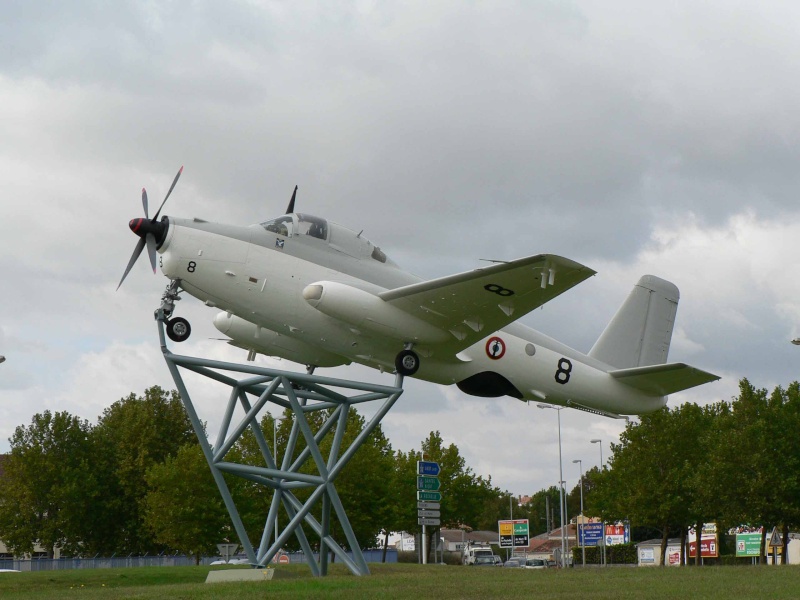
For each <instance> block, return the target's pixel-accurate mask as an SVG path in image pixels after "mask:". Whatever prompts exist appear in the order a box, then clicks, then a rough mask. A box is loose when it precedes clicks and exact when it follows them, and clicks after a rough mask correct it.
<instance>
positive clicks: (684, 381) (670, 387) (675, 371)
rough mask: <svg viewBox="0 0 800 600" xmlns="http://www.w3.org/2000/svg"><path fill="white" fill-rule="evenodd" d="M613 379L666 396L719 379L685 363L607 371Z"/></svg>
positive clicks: (655, 394) (649, 392)
mask: <svg viewBox="0 0 800 600" xmlns="http://www.w3.org/2000/svg"><path fill="white" fill-rule="evenodd" d="M608 374H609V375H611V376H612V377H613V378H614V379H617V380H619V382H620V383H624V384H625V385H629V386H631V387H633V388H636V389H637V390H641V391H642V392H644V393H645V394H649V395H651V396H667V395H669V394H674V393H675V392H680V391H682V390H688V389H689V388H693V387H695V386H697V385H702V384H704V383H709V382H711V381H716V380H718V379H719V377H718V376H717V375H713V374H711V373H707V372H706V371H701V370H700V369H696V368H695V367H691V366H689V365H687V364H685V363H668V364H665V365H651V366H646V367H632V368H630V369H617V370H615V371H609V372H608Z"/></svg>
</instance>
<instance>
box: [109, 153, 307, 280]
mask: <svg viewBox="0 0 800 600" xmlns="http://www.w3.org/2000/svg"><path fill="white" fill-rule="evenodd" d="M181 173H183V167H181V168H180V169H178V174H177V175H175V179H173V180H172V185H171V186H170V188H169V191H168V192H167V195H166V196H165V197H164V200H163V202H161V206H159V207H158V210H157V211H156V214H155V215H154V216H153V218H152V219H150V215H149V214H148V202H147V190H145V189H144V188H142V208H144V218H139V219H131V221H130V222H129V223H128V227H130V228H131V231H133V233H135V234H136V235H138V236H139V242H138V243H137V244H136V247H135V248H134V249H133V254H131V258H130V260H129V261H128V266H127V267H126V268H125V272H124V273H123V274H122V279H120V280H119V285H118V286H117V289H119V288H120V286H121V285H122V282H123V281H125V278H126V277H127V276H128V273H130V271H131V269H132V268H133V265H134V264H136V260H137V259H138V258H139V255H140V254H141V253H142V250H144V248H145V246H147V255H148V257H149V258H150V266H151V267H153V273H155V272H156V249H157V248H158V242H159V241H163V239H164V235H166V230H167V225H166V223H160V222H159V221H158V215H159V214H161V209H162V208H164V204H166V202H167V198H169V196H170V194H171V193H172V190H174V189H175V184H176V183H178V179H179V178H180V176H181ZM292 203H294V196H292Z"/></svg>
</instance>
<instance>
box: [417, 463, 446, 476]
mask: <svg viewBox="0 0 800 600" xmlns="http://www.w3.org/2000/svg"><path fill="white" fill-rule="evenodd" d="M440 470H441V469H439V463H435V462H429V461H426V460H418V461H417V475H432V476H433V477H436V476H437V475H438V474H439V472H440Z"/></svg>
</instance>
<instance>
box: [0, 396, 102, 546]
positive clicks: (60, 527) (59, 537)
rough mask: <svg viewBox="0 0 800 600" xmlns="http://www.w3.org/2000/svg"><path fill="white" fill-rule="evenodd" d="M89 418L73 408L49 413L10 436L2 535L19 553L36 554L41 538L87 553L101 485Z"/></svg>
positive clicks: (0, 502) (0, 497) (0, 500)
mask: <svg viewBox="0 0 800 600" xmlns="http://www.w3.org/2000/svg"><path fill="white" fill-rule="evenodd" d="M90 431H91V427H90V426H89V424H88V423H87V422H86V421H82V420H81V419H79V418H78V417H75V416H72V415H70V414H69V413H67V412H57V413H55V414H53V413H51V412H50V411H45V412H44V413H41V414H36V415H34V416H33V419H32V421H31V424H30V425H29V426H28V427H21V426H20V427H17V428H16V430H15V431H14V435H13V436H12V437H11V438H10V440H9V441H10V443H11V455H10V457H9V458H8V460H7V461H6V463H5V476H4V478H3V488H2V494H0V539H3V541H4V542H5V543H6V545H7V546H8V547H9V548H10V549H11V550H12V551H13V552H14V553H15V554H23V553H31V552H33V548H34V544H35V543H36V542H38V543H39V544H40V545H41V546H42V547H43V548H44V549H46V550H47V552H48V554H49V556H50V557H52V556H53V548H54V547H59V548H61V550H62V553H64V554H66V555H74V554H77V553H80V552H81V549H82V544H83V541H84V531H85V528H86V526H87V525H90V524H91V522H92V519H93V514H92V509H93V508H94V506H96V501H97V500H98V498H97V486H96V480H95V478H94V473H93V471H92V463H93V461H92V455H91V451H90V448H91V446H90V443H89V434H90Z"/></svg>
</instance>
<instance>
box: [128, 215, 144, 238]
mask: <svg viewBox="0 0 800 600" xmlns="http://www.w3.org/2000/svg"><path fill="white" fill-rule="evenodd" d="M142 221H144V219H141V218H139V219H131V220H130V221H129V222H128V227H130V228H131V231H132V232H133V233H135V234H136V235H139V229H140V228H141V226H142Z"/></svg>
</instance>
